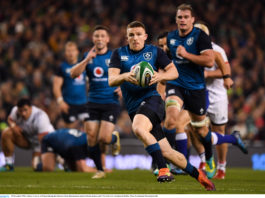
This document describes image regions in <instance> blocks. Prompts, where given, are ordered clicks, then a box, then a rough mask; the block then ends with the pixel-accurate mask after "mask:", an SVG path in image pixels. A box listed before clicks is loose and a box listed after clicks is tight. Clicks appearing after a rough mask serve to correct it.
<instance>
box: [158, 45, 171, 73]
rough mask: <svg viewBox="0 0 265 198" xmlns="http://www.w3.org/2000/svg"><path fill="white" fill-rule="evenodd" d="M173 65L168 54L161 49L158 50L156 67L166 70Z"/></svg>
mask: <svg viewBox="0 0 265 198" xmlns="http://www.w3.org/2000/svg"><path fill="white" fill-rule="evenodd" d="M170 63H171V60H170V59H169V58H168V56H167V54H166V53H165V52H164V51H163V50H162V49H160V48H157V59H156V66H157V67H158V68H161V69H164V68H165V67H166V66H168V65H169V64H170Z"/></svg>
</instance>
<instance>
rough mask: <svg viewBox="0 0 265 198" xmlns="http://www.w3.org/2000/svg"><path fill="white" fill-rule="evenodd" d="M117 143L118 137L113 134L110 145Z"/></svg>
mask: <svg viewBox="0 0 265 198" xmlns="http://www.w3.org/2000/svg"><path fill="white" fill-rule="evenodd" d="M116 141H117V136H116V135H113V134H112V136H111V142H110V144H114V143H115V142H116Z"/></svg>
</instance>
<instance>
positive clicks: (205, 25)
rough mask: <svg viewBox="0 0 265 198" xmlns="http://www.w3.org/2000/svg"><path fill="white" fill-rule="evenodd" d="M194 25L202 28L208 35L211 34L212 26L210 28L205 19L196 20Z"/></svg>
mask: <svg viewBox="0 0 265 198" xmlns="http://www.w3.org/2000/svg"><path fill="white" fill-rule="evenodd" d="M194 27H197V28H200V29H201V30H202V31H204V32H205V33H206V34H207V35H208V36H210V28H209V25H208V24H207V23H206V22H204V21H196V23H195V24H194Z"/></svg>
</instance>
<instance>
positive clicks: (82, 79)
mask: <svg viewBox="0 0 265 198" xmlns="http://www.w3.org/2000/svg"><path fill="white" fill-rule="evenodd" d="M83 81H84V76H83V74H80V75H79V76H78V77H76V78H75V82H76V83H82V82H83Z"/></svg>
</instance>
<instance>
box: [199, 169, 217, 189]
mask: <svg viewBox="0 0 265 198" xmlns="http://www.w3.org/2000/svg"><path fill="white" fill-rule="evenodd" d="M198 171H199V177H198V179H197V180H198V181H199V182H200V184H201V185H202V186H203V187H204V188H205V189H206V190H207V191H215V190H216V189H215V186H214V183H213V182H211V180H209V179H208V178H207V176H206V174H205V173H204V171H203V170H200V169H198Z"/></svg>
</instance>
